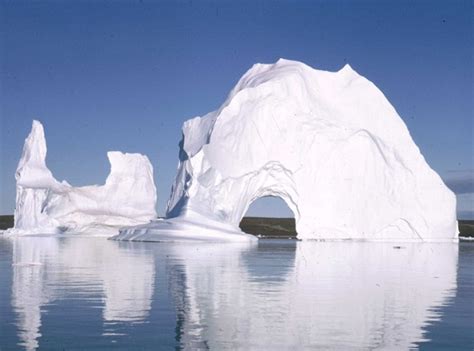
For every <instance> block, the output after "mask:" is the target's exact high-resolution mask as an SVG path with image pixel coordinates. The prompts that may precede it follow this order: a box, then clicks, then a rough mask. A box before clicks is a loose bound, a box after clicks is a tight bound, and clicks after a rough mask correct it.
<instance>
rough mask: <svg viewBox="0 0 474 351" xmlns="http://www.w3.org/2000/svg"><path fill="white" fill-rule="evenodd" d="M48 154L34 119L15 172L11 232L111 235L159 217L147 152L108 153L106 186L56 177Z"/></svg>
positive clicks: (13, 233)
mask: <svg viewBox="0 0 474 351" xmlns="http://www.w3.org/2000/svg"><path fill="white" fill-rule="evenodd" d="M46 152H47V147H46V139H45V136H44V129H43V126H42V124H41V123H40V122H38V121H33V125H32V129H31V133H30V134H29V136H28V137H27V139H26V140H25V144H24V147H23V154H22V156H21V159H20V162H19V163H18V168H17V170H16V174H15V178H16V188H17V189H16V208H15V224H14V228H12V229H10V230H7V231H6V232H5V233H6V235H15V234H44V233H46V234H50V233H64V232H74V233H78V232H79V233H86V232H87V233H94V234H101V235H112V234H116V233H117V232H118V229H119V228H121V227H125V226H132V225H138V224H143V223H146V222H149V221H150V220H152V219H154V218H156V210H155V204H156V188H155V184H154V180H153V167H152V165H151V163H150V161H149V160H148V158H147V157H146V156H144V155H141V154H129V153H121V152H118V151H111V152H108V154H107V156H108V159H109V162H110V166H111V169H110V174H109V175H108V177H107V179H106V181H105V184H104V185H101V186H99V185H91V186H83V187H73V186H71V185H70V184H68V183H67V182H66V181H62V182H58V181H57V180H56V179H55V178H54V176H53V174H52V173H51V171H50V170H49V169H48V167H47V166H46Z"/></svg>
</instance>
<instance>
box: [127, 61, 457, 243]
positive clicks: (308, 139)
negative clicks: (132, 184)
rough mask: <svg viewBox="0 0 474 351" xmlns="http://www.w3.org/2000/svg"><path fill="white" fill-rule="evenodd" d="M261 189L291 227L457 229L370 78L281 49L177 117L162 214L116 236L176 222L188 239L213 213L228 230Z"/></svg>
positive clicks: (421, 234) (354, 235)
mask: <svg viewBox="0 0 474 351" xmlns="http://www.w3.org/2000/svg"><path fill="white" fill-rule="evenodd" d="M264 196H277V197H280V198H282V199H283V200H284V201H285V202H286V204H287V205H288V207H289V208H290V209H291V210H292V211H293V214H294V216H295V220H296V230H297V233H298V238H300V239H367V240H408V241H410V240H415V241H418V240H425V241H456V240H457V236H458V230H457V221H456V214H455V210H456V199H455V196H454V194H453V193H452V192H451V191H450V190H449V189H448V188H447V187H446V186H445V184H444V183H443V181H442V180H441V178H440V177H439V176H438V174H436V173H435V172H434V171H433V170H432V169H431V168H430V167H429V166H428V164H427V163H426V161H425V160H424V158H423V156H422V154H421V153H420V150H419V149H418V147H417V146H416V145H415V143H414V141H413V140H412V138H411V136H410V133H409V132H408V129H407V127H406V125H405V124H404V122H403V121H402V119H401V118H400V117H399V115H398V114H397V112H396V111H395V109H394V108H393V107H392V105H391V104H390V103H389V102H388V100H387V99H386V98H385V96H384V95H383V93H382V92H381V91H380V90H379V89H378V88H377V87H376V86H375V85H374V84H373V83H371V82H370V81H369V80H367V79H366V78H364V77H362V76H360V75H359V74H357V73H356V72H355V71H354V70H353V69H352V68H351V67H350V66H349V65H346V66H345V67H344V68H342V69H341V70H340V71H338V72H326V71H320V70H316V69H313V68H311V67H309V66H307V65H305V64H303V63H301V62H296V61H288V60H283V59H281V60H279V61H278V62H277V63H275V64H256V65H254V66H253V67H252V68H251V69H250V70H249V71H248V72H247V73H245V74H244V75H243V77H242V78H241V79H240V80H239V82H238V83H237V85H236V86H235V87H234V89H233V90H232V91H231V92H230V94H229V96H228V98H227V100H226V101H225V102H224V103H223V104H222V106H221V107H220V108H219V109H218V110H217V111H214V112H211V113H209V114H207V115H205V116H204V117H196V118H193V119H191V120H188V121H186V122H185V123H184V126H183V139H182V143H181V150H180V154H179V167H178V174H177V176H176V180H175V183H174V186H173V189H172V193H171V196H170V199H169V201H168V208H167V217H168V219H167V220H164V221H159V222H155V223H151V224H149V225H145V226H141V227H140V228H136V229H133V228H132V229H127V230H123V231H121V234H120V235H119V236H118V239H124V240H162V239H163V238H164V237H166V240H169V239H170V238H169V236H170V235H171V237H173V236H174V237H178V236H179V235H181V234H182V233H183V231H182V230H180V224H182V223H185V224H186V225H187V224H189V223H193V225H195V228H196V229H195V230H194V231H193V233H190V231H189V228H187V229H186V233H185V235H186V236H190V237H192V238H194V239H196V240H199V239H201V237H200V235H201V234H200V233H201V232H207V230H208V229H209V227H211V228H212V227H217V226H218V225H220V226H225V227H226V228H227V230H228V231H233V232H234V233H239V232H240V231H239V228H238V224H239V221H240V220H241V218H242V216H243V215H244V214H245V212H246V211H247V209H248V207H249V205H250V204H251V203H252V202H253V201H254V200H256V199H258V198H260V197H264ZM216 223H217V224H218V225H217V224H216ZM170 228H172V230H171V231H170V230H169V229H170ZM199 228H203V229H202V230H201V229H199ZM179 233H181V234H179ZM226 235H227V234H226V233H222V234H219V233H217V232H216V237H220V238H226V237H225V236H226ZM232 238H233V239H244V240H246V239H248V238H247V237H245V236H238V235H237V236H233V237H232ZM227 239H230V237H227Z"/></svg>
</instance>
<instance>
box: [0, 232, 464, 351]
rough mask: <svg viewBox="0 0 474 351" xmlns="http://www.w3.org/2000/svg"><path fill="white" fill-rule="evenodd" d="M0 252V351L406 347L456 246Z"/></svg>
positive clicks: (55, 246)
mask: <svg viewBox="0 0 474 351" xmlns="http://www.w3.org/2000/svg"><path fill="white" fill-rule="evenodd" d="M0 249H1V250H2V252H3V251H5V250H11V260H12V261H11V270H10V272H11V275H12V276H11V277H7V276H8V275H9V274H8V271H9V270H8V269H4V267H7V265H6V262H5V259H6V258H5V257H7V256H5V255H4V257H2V258H0V269H1V270H2V271H4V272H2V273H1V275H0V278H1V280H2V281H1V282H0V283H1V284H4V285H5V284H6V285H8V282H11V285H10V287H11V305H10V301H8V299H3V300H2V301H0V308H1V309H2V310H3V311H7V313H6V315H7V316H8V315H10V314H11V316H12V318H11V320H8V319H7V320H2V321H1V323H2V325H1V328H0V329H3V330H5V331H4V332H3V333H2V337H1V340H0V347H1V346H5V347H14V346H15V344H19V345H22V346H23V347H24V348H25V349H27V350H34V349H36V348H37V347H38V346H40V347H42V348H61V347H64V348H68V347H73V346H74V347H87V346H95V347H98V348H100V347H105V346H107V345H109V346H110V345H114V347H115V348H117V347H118V348H120V347H123V348H124V349H125V348H127V347H131V345H133V346H134V347H137V348H142V349H148V348H153V347H156V346H157V344H156V343H157V342H159V345H168V346H171V347H173V346H175V347H177V348H181V349H211V350H222V349H301V348H303V347H307V348H333V349H348V348H386V349H407V348H410V347H413V346H416V343H418V342H422V341H423V340H425V334H426V333H425V332H426V328H427V326H428V325H430V324H431V323H432V322H434V321H436V320H438V319H440V318H441V317H442V314H441V308H442V307H443V306H445V305H446V304H448V303H449V302H450V301H451V300H452V298H453V297H454V296H455V294H456V288H457V283H456V274H457V273H456V272H457V271H456V270H457V263H458V245H456V244H426V243H425V244H421V243H420V244H415V243H404V244H400V245H399V246H397V244H393V243H390V244H387V243H368V242H367V243H364V242H294V241H270V240H262V241H260V242H259V243H258V245H251V244H250V245H249V244H183V243H181V244H178V243H176V244H171V243H166V244H165V243H161V244H160V243H155V244H144V243H128V242H114V241H108V240H103V239H100V238H57V237H35V238H33V237H22V238H18V239H14V240H0ZM1 260H3V262H2V261H1ZM4 273H7V274H4ZM0 294H2V291H1V290H0ZM2 296H3V295H2ZM5 300H7V301H5ZM8 306H9V307H8ZM8 308H10V309H11V311H10V314H9V313H8ZM78 311H79V312H78ZM89 325H90V326H89ZM4 327H5V328H4ZM8 330H11V332H10V333H9V332H8ZM72 336H74V337H72ZM71 340H74V342H73V341H71ZM78 340H79V341H78Z"/></svg>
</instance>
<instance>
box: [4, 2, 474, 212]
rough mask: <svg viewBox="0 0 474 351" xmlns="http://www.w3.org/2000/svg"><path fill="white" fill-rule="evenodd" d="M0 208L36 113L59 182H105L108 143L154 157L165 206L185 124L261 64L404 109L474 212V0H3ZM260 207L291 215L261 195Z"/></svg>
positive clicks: (11, 190)
mask: <svg viewBox="0 0 474 351" xmlns="http://www.w3.org/2000/svg"><path fill="white" fill-rule="evenodd" d="M0 3H1V4H0V16H1V17H0V29H1V47H0V60H1V71H0V84H1V85H0V89H1V90H0V108H1V110H0V113H1V115H0V117H1V124H0V132H1V134H0V161H1V164H0V201H1V202H0V214H10V213H13V210H14V205H15V180H14V173H15V169H16V165H17V162H18V159H19V157H20V155H21V150H22V146H23V141H24V139H25V137H26V136H27V135H28V133H29V131H30V128H31V121H32V119H34V118H35V119H39V120H40V121H41V122H42V123H43V124H44V126H45V132H46V138H47V143H48V157H47V164H48V166H49V168H50V169H51V170H52V172H53V174H54V176H55V177H56V178H57V179H58V180H63V179H66V180H67V181H68V182H69V183H70V184H72V185H75V186H79V185H88V184H102V183H103V182H104V181H105V178H106V177H107V174H108V172H109V165H108V162H107V157H106V152H107V151H108V150H121V151H127V152H140V153H145V154H146V155H148V157H149V158H150V160H151V161H152V163H153V166H154V167H155V182H156V184H157V188H158V198H159V200H158V212H159V214H160V215H163V214H164V209H165V204H166V200H167V198H168V196H169V192H170V188H171V184H172V181H173V179H174V176H175V172H176V167H177V162H178V142H179V140H180V138H181V125H182V123H183V121H185V120H186V119H188V118H191V117H194V116H197V115H203V114H205V113H207V112H209V111H212V110H214V109H216V108H217V107H219V105H220V104H221V103H222V102H223V101H224V99H225V97H226V95H227V93H228V92H229V90H230V89H231V88H232V87H233V85H234V84H235V83H236V82H237V80H238V79H239V77H240V76H241V75H242V74H243V73H244V72H245V71H246V70H247V69H249V68H250V67H251V65H252V64H254V63H257V62H262V63H271V62H275V61H276V60H278V58H280V57H283V58H288V59H294V60H300V61H303V62H305V63H307V64H309V65H310V66H313V67H315V68H318V69H325V70H330V71H337V70H339V69H340V68H341V67H342V66H343V65H344V64H345V63H346V62H347V63H350V65H351V66H352V67H353V68H354V69H355V70H356V71H357V72H358V73H359V74H361V75H363V76H365V77H367V78H368V79H370V80H371V81H373V82H374V83H375V84H376V85H377V86H378V87H379V88H380V89H381V90H382V91H383V92H384V94H385V95H386V96H387V98H388V99H389V100H390V102H391V103H392V104H393V105H394V106H395V108H396V109H397V111H398V112H399V114H400V115H401V116H402V118H403V119H404V121H405V123H406V124H407V125H408V128H409V130H410V132H411V134H412V136H413V139H414V140H415V142H416V143H417V144H418V146H419V147H420V149H421V151H422V153H423V154H424V156H425V158H426V160H427V161H428V163H429V164H430V165H431V166H432V167H433V168H434V169H435V170H436V171H437V172H438V173H439V174H440V175H441V176H442V177H443V179H445V181H446V182H447V183H448V185H450V187H452V189H453V190H455V191H456V192H457V194H458V212H459V216H460V217H463V218H467V217H473V214H474V180H473V173H474V171H473V170H474V160H473V154H474V149H473V141H472V139H473V134H474V131H473V101H474V96H473V95H474V94H473V23H472V22H473V5H472V2H471V1H455V0H451V1H439V2H438V1H406V2H404V1H398V0H397V1H307V2H306V1H272V2H270V1H236V2H231V1H213V2H211V1H179V2H162V1H160V2H150V1H133V2H132V1H118V2H117V1H90V2H88V1H75V2H73V1H69V2H60V1H48V2H44V1H27V2H23V1H5V0H3V1H0ZM250 213H251V214H254V215H273V216H284V215H289V214H290V211H289V210H288V209H286V207H285V206H284V205H283V202H282V201H263V200H262V201H260V202H258V203H255V205H254V206H252V207H251V210H250Z"/></svg>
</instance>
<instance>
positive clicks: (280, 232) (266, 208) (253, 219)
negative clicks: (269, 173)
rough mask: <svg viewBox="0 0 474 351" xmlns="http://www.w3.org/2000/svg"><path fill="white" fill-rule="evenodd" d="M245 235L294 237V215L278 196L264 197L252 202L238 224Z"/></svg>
mask: <svg viewBox="0 0 474 351" xmlns="http://www.w3.org/2000/svg"><path fill="white" fill-rule="evenodd" d="M239 227H240V229H241V230H242V231H243V232H245V233H247V234H254V235H262V236H263V237H270V238H279V237H281V238H294V237H295V236H296V228H295V219H294V214H293V212H292V211H291V210H290V208H289V207H288V205H287V204H286V202H285V201H284V200H283V199H281V198H280V197H278V196H265V197H261V198H258V199H256V200H255V201H253V202H252V203H251V204H250V206H249V208H248V210H247V212H246V213H245V215H244V217H243V218H242V220H241V221H240V224H239Z"/></svg>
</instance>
